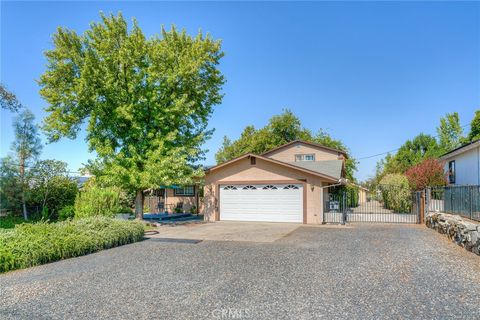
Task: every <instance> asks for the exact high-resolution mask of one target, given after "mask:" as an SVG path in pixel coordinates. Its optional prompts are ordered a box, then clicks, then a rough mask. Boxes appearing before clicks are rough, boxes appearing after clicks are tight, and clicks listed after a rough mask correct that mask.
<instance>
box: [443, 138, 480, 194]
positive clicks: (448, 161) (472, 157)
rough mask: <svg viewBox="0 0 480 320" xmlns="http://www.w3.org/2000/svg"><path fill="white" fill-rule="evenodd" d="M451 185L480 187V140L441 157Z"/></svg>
mask: <svg viewBox="0 0 480 320" xmlns="http://www.w3.org/2000/svg"><path fill="white" fill-rule="evenodd" d="M440 160H442V161H445V172H447V174H448V183H449V184H450V185H480V139H478V140H475V141H472V142H470V143H468V144H466V145H463V146H461V147H459V148H457V149H454V150H452V151H450V152H447V153H445V154H444V155H442V156H441V157H440Z"/></svg>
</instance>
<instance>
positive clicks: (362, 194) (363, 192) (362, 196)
mask: <svg viewBox="0 0 480 320" xmlns="http://www.w3.org/2000/svg"><path fill="white" fill-rule="evenodd" d="M367 198H368V189H367V188H365V187H362V186H358V204H364V203H365V202H367Z"/></svg>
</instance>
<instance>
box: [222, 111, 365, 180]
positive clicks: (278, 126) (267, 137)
mask: <svg viewBox="0 0 480 320" xmlns="http://www.w3.org/2000/svg"><path fill="white" fill-rule="evenodd" d="M294 140H304V141H310V142H315V143H319V144H321V145H324V146H326V147H331V148H336V149H339V150H343V151H345V152H347V153H348V149H347V147H346V146H345V145H344V144H343V143H342V142H341V141H340V140H336V139H334V138H332V137H331V136H330V135H329V134H328V133H326V132H325V131H323V130H319V131H318V132H317V133H316V134H313V133H312V131H310V130H309V129H307V128H304V127H302V125H301V122H300V119H299V118H298V117H297V116H296V115H295V114H294V113H293V112H292V111H290V110H285V111H284V112H283V113H282V114H280V115H276V116H273V117H272V118H270V120H269V121H268V124H267V125H266V126H265V127H263V128H260V129H255V127H254V126H251V125H250V126H247V127H245V129H244V130H243V132H242V134H241V135H240V138H239V139H238V140H235V141H231V140H230V139H229V138H227V137H224V138H223V144H222V147H221V148H220V149H219V150H218V151H217V153H216V154H215V159H216V160H217V163H222V162H225V161H228V160H231V159H233V158H236V157H238V156H241V155H242V154H245V153H248V152H251V153H255V154H262V153H264V152H267V151H268V150H271V149H273V148H276V147H278V146H280V145H282V144H285V143H288V142H291V141H294ZM355 170H356V162H355V160H354V159H352V158H351V157H349V158H348V160H347V162H346V176H347V178H348V179H350V180H354V178H353V174H354V172H355Z"/></svg>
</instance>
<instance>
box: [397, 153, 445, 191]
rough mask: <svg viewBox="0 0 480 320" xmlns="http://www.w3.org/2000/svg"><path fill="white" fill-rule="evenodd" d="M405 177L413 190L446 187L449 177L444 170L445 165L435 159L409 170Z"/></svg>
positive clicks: (425, 161)
mask: <svg viewBox="0 0 480 320" xmlns="http://www.w3.org/2000/svg"><path fill="white" fill-rule="evenodd" d="M405 175H406V176H407V179H408V182H409V185H410V188H411V189H412V190H421V189H425V188H426V187H433V186H444V185H445V184H446V181H447V180H446V179H447V175H446V173H445V172H444V170H443V163H441V162H439V161H438V160H435V159H427V160H424V161H423V162H422V163H420V164H418V165H416V166H413V167H411V168H410V169H408V170H407V172H406V173H405Z"/></svg>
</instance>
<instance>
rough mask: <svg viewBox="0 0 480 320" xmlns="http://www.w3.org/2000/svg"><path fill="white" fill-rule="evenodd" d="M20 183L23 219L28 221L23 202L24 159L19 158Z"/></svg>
mask: <svg viewBox="0 0 480 320" xmlns="http://www.w3.org/2000/svg"><path fill="white" fill-rule="evenodd" d="M20 181H21V184H22V211H23V219H25V220H28V213H27V204H26V201H25V159H23V158H20Z"/></svg>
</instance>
